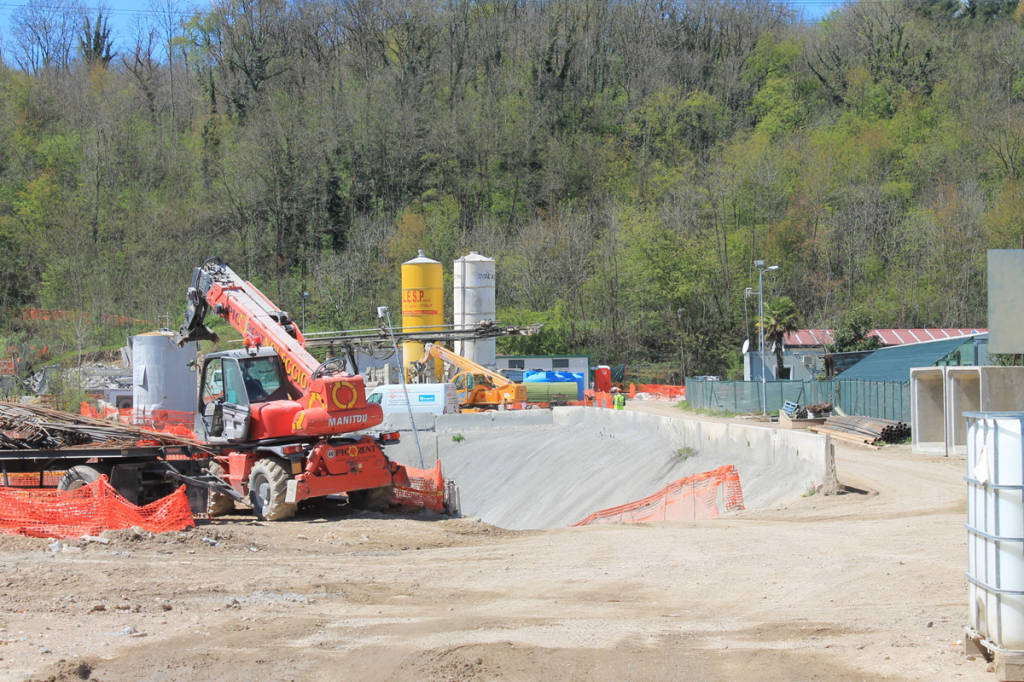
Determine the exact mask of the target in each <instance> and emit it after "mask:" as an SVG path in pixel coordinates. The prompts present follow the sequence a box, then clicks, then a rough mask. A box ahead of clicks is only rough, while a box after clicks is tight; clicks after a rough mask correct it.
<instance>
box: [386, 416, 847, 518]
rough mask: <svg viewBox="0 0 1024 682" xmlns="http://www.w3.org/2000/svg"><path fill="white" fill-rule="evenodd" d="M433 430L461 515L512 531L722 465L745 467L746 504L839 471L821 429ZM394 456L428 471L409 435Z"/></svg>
mask: <svg viewBox="0 0 1024 682" xmlns="http://www.w3.org/2000/svg"><path fill="white" fill-rule="evenodd" d="M417 425H419V426H420V427H421V428H423V427H425V426H426V424H420V422H419V420H417ZM433 429H434V430H433V433H431V432H429V431H421V432H420V434H419V437H420V443H421V446H422V449H423V460H424V464H426V465H428V466H430V465H433V463H434V461H435V458H440V460H441V466H442V469H443V471H444V474H445V476H446V477H447V478H451V479H453V480H455V482H456V483H457V484H458V485H459V489H460V493H461V498H462V512H463V514H465V515H467V516H479V517H481V518H482V519H483V520H484V521H487V522H488V523H493V524H495V525H498V526H502V527H505V528H550V527H557V526H566V525H569V524H571V523H574V522H576V521H579V520H580V519H582V518H584V517H585V516H587V515H588V514H590V513H591V512H594V511H597V510H599V509H604V508H607V507H612V506H615V505H619V504H623V503H625V502H630V501H633V500H637V499H640V498H643V497H646V496H647V495H650V494H652V493H654V492H657V491H658V490H659V489H661V488H662V487H663V486H664V485H665V484H667V483H669V482H671V481H674V480H676V479H679V478H683V477H685V476H688V475H690V474H695V473H699V472H703V471H708V470H710V469H714V468H716V467H718V466H721V465H723V464H733V465H735V466H736V468H737V469H738V470H739V473H740V482H741V484H742V486H743V493H744V498H745V501H746V505H747V508H764V507H770V506H774V505H777V504H781V503H785V502H786V501H787V500H791V499H793V498H796V497H799V496H800V495H801V494H803V493H805V492H806V491H807V490H808V489H809V488H810V487H811V486H813V485H815V484H819V483H823V482H825V479H826V477H827V475H828V471H829V468H828V458H827V454H826V452H825V439H824V437H823V436H820V435H817V434H812V433H808V432H804V431H788V430H780V429H773V428H769V427H765V426H757V425H753V424H750V425H748V424H740V423H735V422H731V423H723V422H710V421H703V420H699V419H694V418H687V417H685V416H680V417H661V416H658V415H652V414H647V413H644V412H636V411H629V410H626V411H613V410H601V409H595V408H582V407H564V408H555V409H554V410H532V411H522V412H515V411H512V412H493V413H480V414H464V415H444V416H439V417H436V418H435V420H434V425H433ZM388 456H390V457H392V459H395V460H396V461H399V462H402V463H403V464H411V465H413V466H419V456H418V455H417V453H416V447H415V444H414V442H413V439H412V437H411V434H410V435H409V436H408V437H406V436H404V434H403V441H402V443H401V444H399V445H396V446H391V447H389V448H388Z"/></svg>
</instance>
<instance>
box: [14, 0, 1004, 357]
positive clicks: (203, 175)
mask: <svg viewBox="0 0 1024 682" xmlns="http://www.w3.org/2000/svg"><path fill="white" fill-rule="evenodd" d="M183 10H184V5H181V6H179V5H177V4H176V3H175V0H159V1H157V2H155V3H154V5H153V6H152V8H151V9H150V10H149V11H147V12H140V14H139V17H138V21H137V22H136V26H135V28H134V37H133V39H132V40H130V41H124V42H116V41H113V40H112V39H111V35H112V34H111V31H110V28H109V23H108V19H107V18H106V17H104V16H103V15H102V13H97V11H96V9H95V8H91V9H86V7H85V6H83V5H81V4H77V3H76V1H75V0H29V1H28V2H27V3H24V4H23V5H21V6H20V7H18V8H17V9H15V10H13V12H12V18H11V29H10V31H9V32H8V33H7V34H3V35H0V50H2V55H3V58H2V63H0V140H2V144H0V309H2V310H3V311H4V313H5V314H4V315H3V317H2V321H0V338H2V339H3V340H7V341H9V342H27V341H32V342H39V343H42V342H45V343H48V344H50V346H51V348H52V349H54V350H63V351H67V350H72V349H75V348H78V349H82V348H91V347H97V346H103V345H104V344H116V343H122V342H123V339H124V336H125V334H126V333H127V332H130V331H140V330H144V329H148V328H151V327H153V326H154V325H156V324H166V323H167V321H168V320H169V322H170V324H171V325H172V326H173V325H176V324H177V323H178V321H179V319H180V317H181V313H182V310H183V307H184V291H185V287H186V286H187V284H188V279H189V277H190V274H191V269H192V267H193V266H195V265H198V264H199V263H200V262H201V261H202V260H203V259H204V258H206V257H207V256H211V255H219V256H221V257H222V258H224V259H225V260H226V261H227V262H229V263H230V264H231V265H232V266H233V267H234V268H235V269H236V270H237V271H238V272H239V273H240V274H242V275H243V276H245V277H247V278H249V279H251V280H252V281H253V282H254V283H255V284H256V285H257V286H259V287H261V288H262V289H263V290H264V291H265V292H266V293H267V295H268V296H270V297H271V298H272V299H273V300H274V301H275V302H276V303H278V305H280V306H281V307H282V308H284V309H285V310H289V311H292V312H293V316H295V317H296V318H297V317H298V310H299V308H300V305H301V298H300V296H301V292H302V291H304V290H308V291H309V292H310V298H309V300H308V303H307V308H306V311H307V313H306V314H307V326H308V327H310V328H312V329H320V330H325V329H342V328H356V327H367V326H373V325H375V324H376V319H375V318H376V316H375V310H376V306H378V305H382V304H387V305H391V306H392V309H394V310H398V309H399V307H400V306H399V298H400V291H399V288H400V285H399V266H400V264H401V263H402V262H403V261H405V260H408V259H411V258H413V257H415V256H416V252H417V249H419V248H422V249H424V250H425V251H426V253H427V255H429V256H431V257H432V258H435V259H437V260H439V261H441V262H442V263H443V264H444V266H445V270H446V272H447V273H448V275H447V276H448V277H449V278H450V271H451V261H452V260H453V259H454V258H457V257H459V256H462V255H465V254H466V253H468V252H469V251H470V250H474V251H478V252H480V253H483V254H485V255H488V256H491V257H494V258H495V259H496V260H497V273H498V290H497V291H498V313H499V318H500V320H501V321H502V322H504V323H508V324H515V323H530V322H543V323H544V324H545V327H544V332H543V333H542V334H540V335H538V336H536V337H530V338H523V339H515V340H504V342H503V345H502V346H499V348H501V349H503V350H506V351H515V352H533V353H540V352H559V353H568V352H573V353H589V354H591V355H592V356H593V357H594V358H595V359H599V360H601V361H603V362H626V361H628V362H636V361H651V360H654V361H657V360H671V359H673V358H679V356H680V351H682V353H683V356H684V357H685V360H686V365H687V371H688V373H691V374H705V373H707V374H723V375H724V374H728V373H730V372H732V373H735V372H736V370H737V368H738V367H740V354H739V350H740V346H741V343H742V342H743V339H744V338H746V336H747V327H748V326H749V327H750V328H751V329H753V321H754V317H755V316H756V311H757V307H756V306H757V300H756V290H757V284H758V273H757V270H756V269H755V268H754V267H753V260H754V259H764V260H765V261H766V262H768V263H769V264H779V265H781V268H780V269H779V270H778V271H775V272H770V273H767V274H766V275H765V278H764V279H765V282H764V284H765V300H766V302H771V301H773V300H775V299H779V298H781V297H787V298H788V299H790V300H791V301H792V302H793V304H794V305H795V310H796V313H797V315H798V319H799V323H800V324H801V325H802V326H811V327H837V326H840V325H843V324H846V323H847V322H849V321H850V320H853V319H856V320H861V321H865V322H866V323H867V324H868V325H869V326H880V327H881V326H893V327H928V326H943V327H970V326H984V325H985V324H986V319H985V318H986V310H985V309H986V303H985V302H986V288H985V250H986V249H989V248H1018V247H1020V245H1021V238H1022V235H1024V33H1022V26H1021V23H1020V22H1021V16H1020V14H1019V13H1018V10H1017V3H1016V2H1005V1H1004V2H1000V1H996V0H989V1H982V0H970V1H969V2H959V1H956V0H946V1H937V2H925V1H923V0H870V1H868V0H865V1H864V2H850V3H848V4H846V5H844V6H842V7H841V8H840V9H838V10H836V11H834V12H833V13H831V14H830V15H828V16H827V17H826V18H825V19H824V20H822V21H820V22H807V21H804V20H803V19H802V18H801V16H800V7H799V5H789V4H787V3H786V2H772V1H770V0H735V1H727V0H694V1H690V2H682V1H674V2H673V1H660V2H659V1H654V2H638V1H636V2H614V1H609V0H604V1H602V0H554V1H551V2H527V1H520V0H501V1H497V0H496V1H486V0H485V1H481V2H473V1H469V0H445V1H444V2H431V1H425V0H411V1H406V0H216V1H215V2H213V3H212V5H210V6H209V7H208V9H207V10H205V11H201V12H199V13H188V12H184V11H183ZM449 284H450V279H449ZM747 287H753V288H754V291H755V296H754V298H753V299H750V298H745V297H744V290H745V289H746V288H747ZM745 306H746V307H745ZM34 309H44V310H63V311H71V312H72V313H73V314H71V315H66V316H64V317H62V318H61V319H59V320H55V321H53V322H51V323H49V324H39V323H38V321H32V320H31V319H30V318H31V317H32V316H31V315H30V314H27V313H26V311H30V310H34ZM745 313H746V314H745Z"/></svg>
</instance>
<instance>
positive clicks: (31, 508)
mask: <svg viewBox="0 0 1024 682" xmlns="http://www.w3.org/2000/svg"><path fill="white" fill-rule="evenodd" d="M194 525H195V522H194V521H193V520H192V510H191V508H190V507H189V504H188V497H187V496H186V495H185V486H181V487H180V488H178V489H177V490H175V491H174V492H173V493H171V494H170V495H168V496H167V497H164V498H161V499H159V500H157V501H156V502H152V503H150V504H147V505H146V506H145V507H137V506H135V505H134V504H132V503H131V502H129V501H128V500H126V499H124V498H123V497H121V496H120V495H118V494H117V491H116V490H114V488H113V486H111V485H110V483H108V482H107V477H106V476H100V477H99V478H98V479H97V480H95V481H93V482H92V483H90V484H88V485H86V486H83V487H81V488H78V489H77V490H39V489H36V490H18V489H15V488H0V533H7V534H9V535H15V534H20V535H31V536H34V537H40V538H77V537H81V536H83V535H96V534H97V533H100V532H102V531H104V530H116V529H118V528H131V527H132V526H138V527H140V528H142V529H143V530H148V531H151V532H153V533H163V532H165V531H170V530H184V529H185V528H191V527H192V526H194Z"/></svg>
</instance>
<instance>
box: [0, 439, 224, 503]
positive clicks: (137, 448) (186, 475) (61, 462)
mask: <svg viewBox="0 0 1024 682" xmlns="http://www.w3.org/2000/svg"><path fill="white" fill-rule="evenodd" d="M211 456H212V455H211V453H209V452H207V451H205V450H200V449H198V448H194V447H192V446H190V445H179V444H174V445H157V444H153V445H124V446H104V445H103V444H95V445H89V446H85V447H64V448H59V449H52V450H0V485H3V486H5V487H11V486H12V483H11V481H12V476H13V475H18V476H17V478H18V479H19V480H24V479H25V476H24V474H26V473H29V474H38V479H36V482H37V485H28V486H26V485H24V484H19V485H16V486H13V487H51V486H46V485H44V477H45V474H46V473H47V472H54V471H63V474H62V476H61V479H60V481H59V482H58V483H57V486H56V487H58V488H62V489H65V490H70V489H73V488H76V487H79V486H81V485H83V484H85V483H88V482H90V481H91V480H93V479H95V478H98V477H99V476H100V475H105V476H107V478H108V479H109V481H110V484H111V485H112V486H113V487H114V488H115V489H116V490H117V492H118V493H119V494H120V495H122V496H123V497H124V498H125V499H127V500H128V501H129V502H132V503H133V504H137V505H144V504H148V503H150V502H152V501H154V500H157V499H160V498H161V497H164V496H165V495H168V494H170V493H171V492H173V491H174V489H175V488H177V487H178V486H179V485H181V484H182V483H185V484H186V488H185V490H186V493H187V495H188V500H189V505H190V506H191V508H192V511H193V513H197V514H201V513H205V512H206V508H207V497H208V495H209V493H210V492H211V491H213V492H217V493H223V494H225V495H229V496H231V497H233V498H235V499H236V500H242V499H243V498H242V496H241V495H239V494H238V493H236V492H235V491H234V490H233V489H232V488H231V486H230V485H228V484H227V483H225V482H224V481H223V480H221V479H220V478H218V477H216V476H213V475H211V474H210V473H209V470H208V469H209V463H210V457H211Z"/></svg>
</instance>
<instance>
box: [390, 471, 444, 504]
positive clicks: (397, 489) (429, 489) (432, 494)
mask: <svg viewBox="0 0 1024 682" xmlns="http://www.w3.org/2000/svg"><path fill="white" fill-rule="evenodd" d="M405 473H406V476H407V477H408V478H409V484H408V485H399V484H398V483H397V482H396V484H395V486H394V488H393V491H392V493H391V502H392V503H394V504H398V505H401V506H403V507H419V508H425V509H433V510H434V511H443V510H444V478H442V476H441V462H440V461H438V462H437V463H436V464H434V468H433V469H416V468H414V467H405Z"/></svg>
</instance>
